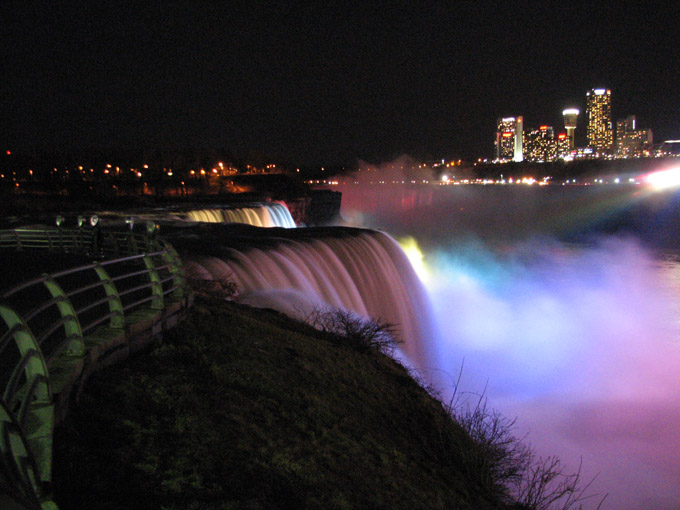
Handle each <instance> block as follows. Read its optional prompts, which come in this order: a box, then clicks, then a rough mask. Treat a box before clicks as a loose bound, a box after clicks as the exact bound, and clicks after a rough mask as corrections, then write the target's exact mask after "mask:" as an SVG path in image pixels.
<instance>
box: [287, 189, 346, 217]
mask: <svg viewBox="0 0 680 510" xmlns="http://www.w3.org/2000/svg"><path fill="white" fill-rule="evenodd" d="M341 202H342V193H340V192H339V191H331V190H328V189H316V190H310V191H309V205H308V206H307V212H306V214H305V216H304V218H305V219H304V223H305V224H307V225H323V224H327V223H329V222H331V221H333V220H334V219H336V218H338V217H339V216H340V204H341ZM291 214H292V211H291ZM293 218H295V216H293ZM296 221H297V219H296Z"/></svg>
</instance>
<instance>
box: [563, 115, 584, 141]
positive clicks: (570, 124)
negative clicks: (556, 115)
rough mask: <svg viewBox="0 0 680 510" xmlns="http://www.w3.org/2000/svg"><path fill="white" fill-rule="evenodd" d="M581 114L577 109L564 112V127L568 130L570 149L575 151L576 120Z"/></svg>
mask: <svg viewBox="0 0 680 510" xmlns="http://www.w3.org/2000/svg"><path fill="white" fill-rule="evenodd" d="M579 113H581V112H579V111H578V110H577V109H576V108H567V109H566V110H564V111H563V112H562V116H563V117H564V127H565V128H566V129H567V137H568V139H569V148H570V149H573V148H574V147H575V145H574V131H575V130H576V120H577V119H578V114H579Z"/></svg>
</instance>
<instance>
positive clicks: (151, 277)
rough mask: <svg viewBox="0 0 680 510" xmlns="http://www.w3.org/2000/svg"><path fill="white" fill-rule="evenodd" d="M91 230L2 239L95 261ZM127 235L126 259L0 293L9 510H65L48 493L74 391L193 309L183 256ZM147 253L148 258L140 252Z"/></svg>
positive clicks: (118, 246) (1, 439) (0, 465)
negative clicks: (138, 339)
mask: <svg viewBox="0 0 680 510" xmlns="http://www.w3.org/2000/svg"><path fill="white" fill-rule="evenodd" d="M82 230H83V229H78V230H76V229H74V230H73V231H71V232H69V231H66V229H44V231H43V232H42V234H41V233H40V232H39V231H38V230H35V229H13V230H12V231H10V232H11V234H8V233H7V231H1V230H0V249H1V248H4V247H7V246H8V244H7V243H6V242H5V241H6V240H7V239H9V238H12V239H14V240H16V243H15V244H14V245H13V246H10V247H13V248H15V249H22V250H23V249H27V248H28V247H30V246H33V243H37V241H35V240H38V241H40V242H42V243H43V244H42V245H40V249H44V248H47V249H54V247H55V245H56V243H57V241H58V242H60V243H62V244H61V245H60V248H61V249H71V247H73V249H75V247H78V249H80V250H82V249H84V250H85V251H84V253H88V252H87V250H88V249H90V248H91V246H92V245H91V244H89V245H88V242H87V237H86V236H81V237H77V236H78V233H79V232H80V231H82ZM123 234H124V235H123V236H120V235H117V234H115V233H112V235H111V237H110V238H109V239H111V240H112V241H111V242H110V243H109V244H108V247H109V248H107V250H109V249H110V251H108V252H111V253H114V252H115V253H121V252H125V254H126V256H124V257H120V258H115V259H107V260H99V261H96V262H93V263H91V264H87V265H83V266H79V267H74V268H69V269H65V270H62V271H58V272H55V273H52V274H44V275H42V276H40V277H37V278H33V279H31V280H29V281H27V282H23V283H20V284H18V285H16V286H14V287H12V288H10V289H5V290H1V289H0V328H2V327H3V326H5V327H6V328H5V329H6V330H5V331H3V330H1V329H0V506H2V505H1V503H2V501H3V499H2V498H3V489H4V490H5V491H7V490H9V491H10V492H11V493H12V494H13V495H12V497H13V500H12V501H13V502H14V503H15V504H16V505H17V506H19V507H22V508H26V509H27V510H38V509H42V510H47V509H52V510H54V509H56V508H57V507H56V504H55V503H54V502H53V501H52V496H51V491H50V489H49V487H50V482H51V479H52V441H53V437H52V433H53V430H54V426H55V423H56V422H57V421H58V420H59V418H60V417H63V416H62V415H60V414H59V413H60V411H61V412H63V413H65V412H66V410H67V407H68V399H69V397H70V394H71V392H72V391H73V385H74V384H76V382H77V381H79V380H82V379H84V378H85V377H86V376H87V374H88V373H89V372H90V371H92V370H93V369H94V367H95V365H96V357H97V356H99V357H100V358H99V359H103V357H105V356H106V355H107V349H108V350H110V351H111V353H113V352H118V350H117V348H116V346H118V345H121V344H125V345H128V350H132V347H131V344H130V342H131V341H132V340H133V339H134V338H133V336H134V335H138V334H139V333H138V330H139V331H141V332H142V333H141V334H142V337H144V338H146V339H147V340H150V339H152V338H153V337H157V336H159V335H160V334H162V331H164V330H166V329H167V328H169V327H171V326H172V325H174V324H175V323H176V322H177V321H178V320H179V319H180V318H181V316H182V315H184V314H185V313H186V309H187V307H188V306H190V304H191V293H190V292H188V290H187V288H186V279H185V275H184V267H183V264H182V261H181V260H180V258H179V256H178V255H177V252H176V251H175V250H174V248H172V246H170V245H169V244H168V243H166V242H164V241H162V240H159V239H153V240H152V241H153V242H151V241H149V239H148V238H147V239H143V240H139V239H135V238H134V236H133V235H131V233H130V232H126V233H125V232H124V233H123ZM69 239H70V240H71V241H69ZM74 239H76V240H77V242H72V241H73V240H74ZM47 241H49V242H47ZM64 241H69V242H67V243H64ZM113 241H115V243H113ZM140 247H143V248H147V249H149V252H148V253H144V252H136V250H138V249H139V248H140ZM104 251H106V250H104ZM90 254H93V252H91V253H90ZM81 324H82V326H81ZM159 325H160V326H159ZM141 328H145V329H141ZM159 328H160V330H159ZM133 331H134V332H133ZM111 355H112V356H113V354H111ZM93 360H95V361H93ZM64 374H66V379H65V378H64ZM81 382H82V381H81ZM3 481H4V482H3ZM7 483H9V484H10V485H11V487H9V489H8V488H7V487H5V486H6V485H7ZM8 497H9V496H8Z"/></svg>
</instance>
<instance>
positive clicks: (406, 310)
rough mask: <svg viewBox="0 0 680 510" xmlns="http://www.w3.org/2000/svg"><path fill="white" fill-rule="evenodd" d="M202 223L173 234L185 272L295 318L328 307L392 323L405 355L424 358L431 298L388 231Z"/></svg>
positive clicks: (417, 361)
mask: <svg viewBox="0 0 680 510" xmlns="http://www.w3.org/2000/svg"><path fill="white" fill-rule="evenodd" d="M201 227H202V228H201V233H198V232H192V233H186V232H185V233H183V234H181V235H179V237H177V238H174V236H173V240H172V242H173V243H174V245H175V246H177V247H178V249H179V250H180V251H181V252H182V256H183V258H184V259H185V262H186V264H187V270H188V273H189V276H190V277H193V278H196V279H204V280H223V281H224V280H226V281H229V282H233V283H234V284H235V285H236V286H237V288H238V292H239V296H238V300H239V301H242V302H245V303H248V304H252V305H254V306H260V307H267V308H274V309H276V310H279V311H282V312H283V313H286V314H288V315H291V316H294V317H298V318H300V317H304V316H306V315H308V314H309V313H310V312H311V311H313V310H315V309H324V308H328V307H332V308H342V309H345V310H350V311H353V312H355V313H358V314H360V315H362V316H364V317H368V318H372V319H375V320H379V321H383V322H387V323H390V324H394V325H395V326H396V331H397V335H398V340H400V341H401V342H402V343H401V345H400V350H401V352H402V353H403V354H404V355H405V356H406V357H407V358H408V361H409V362H410V363H412V364H413V365H415V366H416V367H425V366H427V365H428V359H429V355H428V353H427V349H426V345H427V341H426V340H427V339H428V337H429V336H430V335H431V333H432V331H431V324H432V321H431V309H430V304H429V301H428V298H427V295H426V293H425V291H424V288H423V286H422V284H421V282H420V280H419V279H418V276H417V275H416V274H415V272H414V270H413V268H412V266H411V264H410V262H409V260H408V258H407V257H406V255H405V254H404V252H403V251H402V249H401V248H400V247H399V245H398V244H397V243H396V241H395V240H394V239H392V238H391V237H390V236H388V235H387V234H384V233H382V232H377V231H371V230H363V229H351V228H325V229H324V228H318V229H315V228H307V229H296V230H284V229H266V230H265V229H257V228H253V227H247V226H245V225H238V226H237V225H229V226H226V225H225V226H218V225H202V226H201ZM192 230H193V229H192ZM206 239H208V240H209V242H206V241H205V240H206Z"/></svg>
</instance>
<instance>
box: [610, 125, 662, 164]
mask: <svg viewBox="0 0 680 510" xmlns="http://www.w3.org/2000/svg"><path fill="white" fill-rule="evenodd" d="M653 142H654V140H653V136H652V130H651V129H636V128H635V115H629V116H628V117H626V118H625V119H621V120H619V121H618V122H617V123H616V155H617V156H618V157H619V158H639V157H643V156H650V155H651V154H652V145H653Z"/></svg>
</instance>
